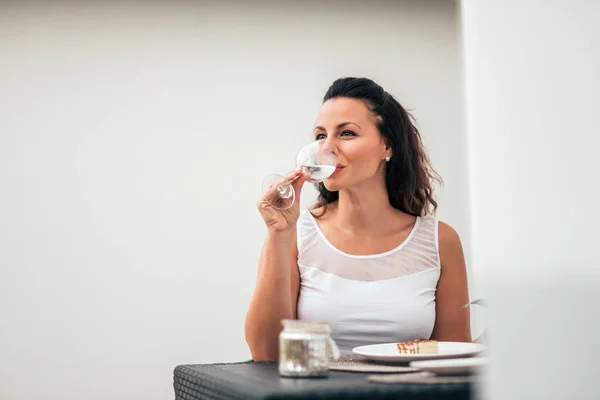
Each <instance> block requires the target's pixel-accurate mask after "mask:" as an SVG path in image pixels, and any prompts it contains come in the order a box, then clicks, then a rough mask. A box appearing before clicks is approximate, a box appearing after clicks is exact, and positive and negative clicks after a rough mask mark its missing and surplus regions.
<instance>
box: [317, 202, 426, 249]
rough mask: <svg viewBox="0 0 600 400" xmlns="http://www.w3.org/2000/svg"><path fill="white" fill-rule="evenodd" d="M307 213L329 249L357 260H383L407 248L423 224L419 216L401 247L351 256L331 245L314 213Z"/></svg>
mask: <svg viewBox="0 0 600 400" xmlns="http://www.w3.org/2000/svg"><path fill="white" fill-rule="evenodd" d="M306 213H307V214H308V217H309V218H310V220H311V222H312V223H313V224H314V227H315V230H316V232H317V233H318V235H319V237H320V238H321V239H322V240H323V242H324V243H325V244H327V246H328V247H330V248H331V249H332V250H333V251H335V252H336V253H338V254H341V255H343V256H345V257H349V258H356V259H373V258H381V257H386V256H389V255H392V254H394V253H396V252H398V251H400V249H402V248H403V247H404V246H406V245H407V244H408V243H409V242H410V241H411V239H412V238H413V236H415V232H417V229H418V227H419V223H420V222H421V217H419V216H417V217H416V220H415V223H414V224H413V227H412V229H411V230H410V233H409V234H408V236H407V237H406V238H405V239H404V240H403V241H402V243H400V245H398V246H396V247H395V248H393V249H391V250H388V251H386V252H383V253H377V254H361V255H359V254H349V253H346V252H344V251H342V250H340V249H338V248H337V247H335V246H334V245H333V243H331V242H330V241H329V239H327V237H326V236H325V234H324V233H323V231H322V230H321V228H320V227H319V224H318V223H317V220H316V219H315V217H314V215H312V213H311V212H310V210H309V209H307V210H306Z"/></svg>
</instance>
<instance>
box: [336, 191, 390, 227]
mask: <svg viewBox="0 0 600 400" xmlns="http://www.w3.org/2000/svg"><path fill="white" fill-rule="evenodd" d="M334 213H335V219H336V225H337V226H338V227H339V228H340V229H343V230H345V231H353V232H365V231H368V232H373V231H378V230H387V229H388V228H389V227H390V225H391V223H393V221H394V219H395V218H394V217H397V216H398V213H399V211H398V210H396V209H395V208H394V207H392V205H391V204H390V201H389V197H388V192H387V189H386V187H385V183H383V182H365V183H364V184H362V185H360V187H354V188H351V189H345V190H340V192H339V200H338V201H337V206H336V207H335V210H334Z"/></svg>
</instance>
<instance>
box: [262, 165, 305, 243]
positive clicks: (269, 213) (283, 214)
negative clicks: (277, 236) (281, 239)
mask: <svg viewBox="0 0 600 400" xmlns="http://www.w3.org/2000/svg"><path fill="white" fill-rule="evenodd" d="M309 177H310V173H309V172H308V171H306V170H305V169H304V168H297V169H296V170H295V171H293V172H291V173H289V174H288V175H287V176H286V177H285V178H286V179H287V180H288V181H291V180H293V179H295V178H297V179H296V180H295V181H294V182H293V183H292V187H293V188H294V192H295V193H296V196H295V200H294V204H293V205H292V206H291V207H289V208H287V209H285V210H279V209H277V208H275V207H272V206H271V205H270V204H269V202H267V200H266V199H267V198H268V199H276V198H277V196H278V194H277V193H276V191H275V190H276V187H271V188H270V190H269V191H268V192H267V193H266V194H265V195H264V196H263V197H261V199H260V200H259V201H258V204H257V206H258V211H260V215H261V216H262V218H263V220H264V221H265V224H266V225H267V228H268V229H269V231H270V232H277V233H281V232H293V231H294V229H295V228H296V221H298V217H299V216H300V192H301V191H302V185H304V182H306V180H307V179H308V178H309Z"/></svg>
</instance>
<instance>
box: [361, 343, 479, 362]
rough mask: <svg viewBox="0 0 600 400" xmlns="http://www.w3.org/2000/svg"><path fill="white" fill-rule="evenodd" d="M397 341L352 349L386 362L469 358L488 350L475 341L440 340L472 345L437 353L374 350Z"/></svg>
mask: <svg viewBox="0 0 600 400" xmlns="http://www.w3.org/2000/svg"><path fill="white" fill-rule="evenodd" d="M396 343H399V342H390V343H375V344H370V345H364V346H357V347H354V348H353V349H352V353H354V354H358V355H361V356H363V357H366V358H368V359H371V360H375V361H385V362H408V361H418V360H442V359H450V358H468V357H473V356H475V355H477V354H480V353H482V352H484V351H485V350H487V346H485V345H484V344H481V343H473V342H446V341H440V342H438V343H439V344H440V345H441V346H448V345H449V346H457V347H458V346H460V347H470V349H468V350H464V351H457V352H448V353H436V354H389V353H387V354H386V353H379V354H378V353H376V352H373V350H372V349H373V348H374V347H392V348H394V347H395V346H396Z"/></svg>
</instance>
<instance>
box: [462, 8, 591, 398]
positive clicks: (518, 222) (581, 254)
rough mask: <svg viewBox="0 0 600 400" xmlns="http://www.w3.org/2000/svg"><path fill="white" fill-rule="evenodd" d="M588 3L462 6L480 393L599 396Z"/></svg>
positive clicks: (488, 394) (565, 396)
mask: <svg viewBox="0 0 600 400" xmlns="http://www.w3.org/2000/svg"><path fill="white" fill-rule="evenodd" d="M599 17H600V3H598V2H595V1H582V0H580V1H571V2H560V1H543V2H542V1H529V2H523V1H517V0H510V1H503V2H497V1H485V0H470V1H463V3H462V20H463V21H462V22H463V27H464V32H463V34H464V53H465V68H466V72H465V76H466V83H467V93H466V95H467V114H468V153H469V163H470V164H469V167H470V168H469V171H470V180H469V182H470V188H471V194H472V196H471V212H472V231H471V234H472V248H473V264H474V265H475V268H476V269H477V271H478V274H479V275H480V276H481V277H482V280H483V282H484V283H485V285H484V289H485V290H486V293H488V294H489V297H490V300H491V307H490V329H491V332H490V333H491V337H490V340H491V342H490V344H491V355H492V367H491V370H490V371H491V375H490V378H491V380H490V385H489V386H488V387H487V390H486V392H485V395H486V398H492V399H575V398H577V399H597V398H598V382H597V376H598V369H597V366H596V360H597V359H598V356H600V350H599V348H598V346H597V338H598V336H599V334H600V314H599V313H598V310H597V305H598V304H599V303H600V296H599V294H598V293H600V292H599V291H598V284H599V282H600V269H599V265H600V259H599V257H598V251H597V248H598V238H599V235H598V225H599V224H600V220H599V219H598V213H597V210H596V208H597V207H596V202H597V197H598V171H600V163H599V161H598V155H597V152H598V148H599V147H600V139H599V135H598V134H599V132H600V122H599V121H600V120H599V119H598V106H599V105H600V47H599V46H598V38H600V24H599V22H600V21H599Z"/></svg>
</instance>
